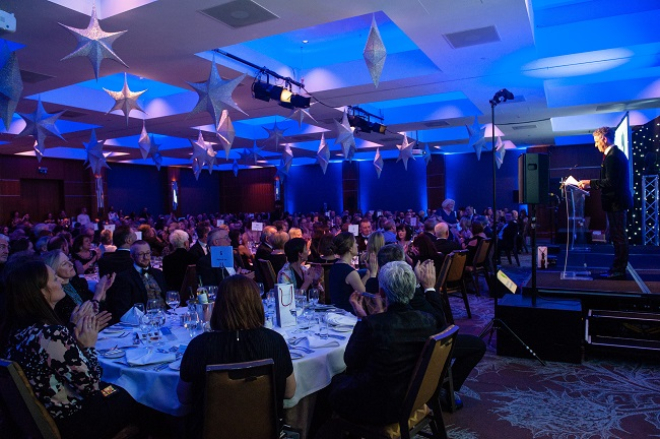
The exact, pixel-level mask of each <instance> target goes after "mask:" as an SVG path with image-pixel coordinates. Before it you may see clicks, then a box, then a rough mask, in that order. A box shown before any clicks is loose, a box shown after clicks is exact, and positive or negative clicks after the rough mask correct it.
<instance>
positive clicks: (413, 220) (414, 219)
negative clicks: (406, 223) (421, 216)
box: [410, 218, 417, 227]
mask: <svg viewBox="0 0 660 439" xmlns="http://www.w3.org/2000/svg"><path fill="white" fill-rule="evenodd" d="M410 225H411V226H412V227H417V218H410Z"/></svg>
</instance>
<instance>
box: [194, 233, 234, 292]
mask: <svg viewBox="0 0 660 439" xmlns="http://www.w3.org/2000/svg"><path fill="white" fill-rule="evenodd" d="M207 245H208V254H206V255H204V256H202V257H201V258H199V259H198V260H197V276H199V278H200V279H201V280H202V284H203V285H218V284H219V283H220V282H222V280H223V279H224V278H225V277H226V276H227V274H228V273H227V270H225V268H224V267H213V266H212V265H211V248H212V247H230V246H231V240H230V239H229V233H228V232H227V230H224V229H213V230H211V231H210V232H209V234H208V239H207ZM235 265H236V264H235V263H234V267H235ZM232 268H233V267H232Z"/></svg>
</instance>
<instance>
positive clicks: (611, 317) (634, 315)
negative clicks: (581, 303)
mask: <svg viewBox="0 0 660 439" xmlns="http://www.w3.org/2000/svg"><path fill="white" fill-rule="evenodd" d="M585 340H586V341H587V344H589V345H592V346H609V347H617V348H627V349H638V350H652V351H660V314H656V313H645V312H629V311H606V310H597V309H590V310H589V312H588V313H587V320H586V322H585Z"/></svg>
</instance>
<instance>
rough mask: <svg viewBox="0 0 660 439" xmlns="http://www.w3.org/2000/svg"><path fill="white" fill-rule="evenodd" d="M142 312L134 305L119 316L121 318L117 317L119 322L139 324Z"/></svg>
mask: <svg viewBox="0 0 660 439" xmlns="http://www.w3.org/2000/svg"><path fill="white" fill-rule="evenodd" d="M143 315H144V313H143V312H142V311H140V310H139V309H137V308H136V307H133V308H131V309H129V310H128V311H126V314H124V315H123V316H121V319H119V321H120V322H122V323H126V324H128V325H135V326H137V325H139V324H140V317H142V316H143Z"/></svg>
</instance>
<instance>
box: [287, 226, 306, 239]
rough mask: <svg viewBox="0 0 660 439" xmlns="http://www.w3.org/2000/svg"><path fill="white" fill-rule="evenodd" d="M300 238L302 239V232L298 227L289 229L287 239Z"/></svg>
mask: <svg viewBox="0 0 660 439" xmlns="http://www.w3.org/2000/svg"><path fill="white" fill-rule="evenodd" d="M302 237H303V233H302V230H300V229H299V228H298V227H291V228H290V229H289V239H293V238H302Z"/></svg>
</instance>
